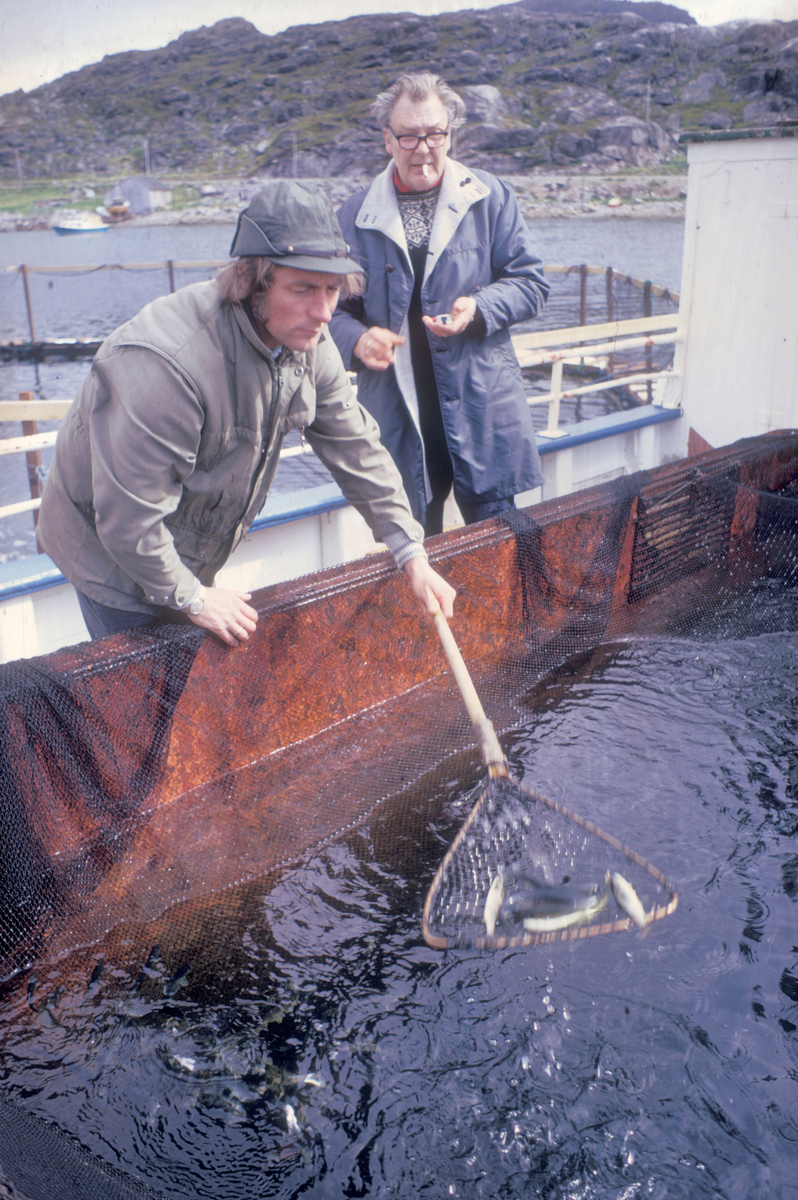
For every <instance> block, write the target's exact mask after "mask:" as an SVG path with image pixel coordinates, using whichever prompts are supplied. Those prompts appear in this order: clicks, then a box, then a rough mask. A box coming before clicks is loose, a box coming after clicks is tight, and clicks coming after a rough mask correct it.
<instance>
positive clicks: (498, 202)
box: [330, 159, 549, 522]
mask: <svg viewBox="0 0 798 1200" xmlns="http://www.w3.org/2000/svg"><path fill="white" fill-rule="evenodd" d="M393 174H394V164H393V162H391V163H389V164H388V167H387V169H386V170H385V171H383V172H382V174H381V175H378V177H377V178H376V179H375V181H374V183H373V184H372V185H371V187H370V188H369V189H368V191H366V192H359V193H358V194H357V195H355V196H352V197H350V199H349V200H347V201H346V203H345V204H344V205H343V206H342V208H341V209H340V211H339V213H338V219H339V221H340V223H341V228H342V229H343V233H344V238H345V240H346V241H347V242H348V243H349V245H350V247H351V252H352V257H353V258H355V259H357V260H358V261H359V262H361V263H362V264H363V268H364V271H365V274H366V290H365V292H364V294H363V295H362V296H358V297H351V298H349V299H347V300H344V301H342V302H341V304H340V305H339V307H338V309H337V311H336V312H335V313H334V315H333V319H332V322H331V324H330V329H331V331H332V335H333V337H334V339H335V342H336V344H337V346H338V349H339V350H340V352H341V357H342V358H343V360H344V364H345V365H346V367H347V368H348V369H349V370H353V371H358V400H359V401H360V403H361V404H362V405H363V406H364V408H366V409H367V410H368V412H370V413H371V415H372V416H373V417H374V418H375V420H376V421H377V424H378V425H379V427H380V436H381V439H382V442H383V444H384V445H385V446H386V447H387V449H388V450H389V451H390V453H391V455H392V457H393V459H394V461H395V462H396V464H397V466H398V467H399V470H400V472H401V475H402V481H403V483H404V485H405V489H406V491H407V494H408V496H409V498H410V503H411V507H412V509H413V515H414V516H415V517H416V518H417V519H418V520H420V521H422V522H423V521H424V517H425V513H426V507H427V501H428V499H429V497H430V490H429V478H428V476H427V471H426V466H425V462H424V447H423V443H422V439H421V433H420V430H419V405H418V398H417V396H416V388H415V382H414V378H413V367H412V363H411V361H410V346H409V338H408V319H407V314H408V308H409V305H410V300H411V297H412V295H413V269H412V266H411V262H410V258H409V255H408V251H407V242H406V239H405V235H404V229H403V226H402V218H401V215H400V212H399V206H398V204H397V201H396V193H395V190H394V184H393ZM540 262H541V260H540V259H539V258H538V256H537V255H536V254H534V253H533V251H532V248H531V246H530V238H529V233H528V230H527V228H526V226H525V224H524V221H523V218H522V217H521V213H520V211H519V208H518V203H517V201H516V198H515V195H514V194H513V192H512V191H511V190H510V188H509V187H507V185H506V184H504V183H502V181H501V180H499V179H497V178H496V177H495V176H493V175H489V174H488V173H487V172H486V171H477V170H474V169H472V168H469V169H466V168H465V167H464V166H463V165H462V164H461V163H458V162H454V161H453V160H452V159H447V160H446V166H445V169H444V173H443V180H442V183H441V190H440V196H439V199H438V205H437V208H436V211H435V219H434V223H433V226H432V231H431V234H430V241H429V248H428V260H427V265H426V270H425V276H424V283H423V287H422V292H421V302H422V308H423V311H424V313H425V314H429V315H430V316H436V315H437V314H439V313H444V312H449V310H450V308H451V306H452V304H453V303H454V301H455V300H456V299H457V298H458V297H459V296H467V295H473V296H474V298H475V300H476V302H477V307H478V309H479V312H480V313H481V315H482V318H483V320H484V332H480V333H477V332H476V329H478V328H479V326H480V324H481V323H479V322H477V323H475V324H472V325H471V326H469V328H468V329H467V330H465V332H464V333H462V334H459V335H457V336H455V337H449V338H439V337H436V336H435V335H434V334H432V333H428V338H429V343H430V348H431V351H432V363H433V369H434V372H435V379H436V382H437V387H438V396H439V398H440V403H441V413H442V417H443V426H444V431H445V434H446V441H447V445H448V447H449V454H450V455H451V459H452V465H453V468H454V488H455V495H456V496H459V497H461V498H464V499H467V500H469V501H471V502H479V501H488V500H500V499H503V498H505V497H509V496H515V495H517V494H518V493H520V492H524V491H526V490H527V489H529V488H533V487H537V486H538V485H539V484H540V482H541V479H542V476H541V472H540V461H539V458H538V452H537V447H536V445H535V436H534V433H533V430H532V420H531V417H530V414H529V405H528V403H527V400H526V396H525V393H524V387H523V382H522V379H521V371H520V368H519V366H518V361H517V359H516V356H515V352H514V350H513V347H512V342H511V340H510V326H511V325H515V324H517V323H518V322H519V321H526V320H529V319H530V318H531V317H534V316H536V315H537V313H538V312H539V311H540V309H541V308H542V307H543V304H544V303H545V300H546V297H547V295H548V291H549V287H548V284H547V282H546V280H545V278H544V277H543V275H542V273H541V271H540ZM373 325H378V326H380V327H381V328H383V329H391V330H393V332H394V333H399V334H403V335H404V336H405V338H406V341H405V344H404V345H403V346H400V347H397V349H396V353H395V361H394V363H393V364H392V365H391V366H390V367H388V369H387V370H386V371H371V370H368V369H366V368H365V367H364V366H363V364H362V363H361V362H360V361H359V359H357V358H355V356H354V347H355V344H356V342H357V340H358V338H359V337H360V336H361V334H362V333H363V332H364V330H365V329H368V328H371V326H373Z"/></svg>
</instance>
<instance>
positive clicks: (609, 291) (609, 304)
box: [605, 267, 615, 375]
mask: <svg viewBox="0 0 798 1200" xmlns="http://www.w3.org/2000/svg"><path fill="white" fill-rule="evenodd" d="M605 280H606V284H607V320H608V321H612V320H613V309H614V308H615V298H614V296H613V294H612V267H607V270H606V273H605ZM607 366H608V368H609V372H610V375H611V374H612V372H613V368H614V366H615V356H614V354H613V353H612V352H610V357H609V360H608V362H607Z"/></svg>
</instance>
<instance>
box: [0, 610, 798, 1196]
mask: <svg viewBox="0 0 798 1200" xmlns="http://www.w3.org/2000/svg"><path fill="white" fill-rule="evenodd" d="M796 599H798V597H796V595H795V593H791V594H789V593H788V594H786V595H781V596H777V597H775V598H774V601H773V602H774V603H776V604H777V605H780V606H781V611H782V613H783V617H784V621H783V624H784V628H785V629H786V630H788V631H789V632H785V633H781V634H773V633H771V634H767V635H759V636H746V631H745V629H744V628H742V629H737V630H735V631H731V632H732V633H734V636H728V637H727V639H726V640H723V641H715V642H710V641H701V640H688V639H656V640H647V639H641V640H635V641H630V642H623V643H616V644H613V645H609V646H606V647H604V648H601V649H599V650H598V651H597V652H595V653H594V654H593V655H592V656H588V657H586V658H584V659H582V660H574V661H572V662H570V663H568V664H566V665H565V667H563V668H562V669H561V670H559V671H558V672H557V673H556V674H553V675H551V676H550V677H548V678H547V679H546V680H544V682H543V683H542V684H539V685H537V686H536V687H535V688H534V690H532V691H530V693H529V695H528V697H527V700H526V702H525V703H522V704H520V705H519V720H520V725H519V728H518V729H517V730H515V731H514V732H513V733H512V734H510V735H508V736H507V737H506V738H504V739H503V744H504V747H505V750H506V752H507V753H508V757H509V760H510V766H511V771H512V773H513V775H514V776H515V777H517V778H520V779H522V780H524V781H525V782H526V783H528V784H529V785H531V786H534V787H535V788H537V789H538V790H540V791H543V792H544V793H546V794H547V795H549V796H551V797H553V798H554V799H557V800H560V801H562V802H563V803H565V804H566V805H567V806H568V807H569V808H571V809H572V810H574V811H576V812H577V813H579V814H581V815H582V816H584V817H586V818H588V819H589V820H591V821H593V822H595V823H596V824H597V825H599V826H600V827H602V828H603V829H605V830H606V831H608V832H610V833H612V834H613V835H615V836H616V837H618V838H620V839H621V840H622V841H624V842H626V843H627V844H628V845H630V846H632V847H633V848H634V849H636V850H637V851H638V852H639V853H641V854H642V855H643V856H644V857H645V858H647V859H649V860H650V861H652V862H653V863H654V864H655V865H656V866H658V867H659V868H660V869H661V870H662V871H663V872H664V873H665V874H666V875H667V876H669V877H670V878H671V879H672V880H673V881H675V883H676V884H677V886H678V890H679V893H680V901H679V907H678V909H677V911H676V913H675V914H674V915H673V916H671V917H669V918H667V919H666V920H664V921H662V922H659V923H658V924H657V925H656V926H654V927H653V928H651V929H650V930H649V931H648V932H647V933H646V934H645V935H643V936H641V935H640V934H639V933H638V932H637V931H635V932H633V933H622V934H615V935H612V936H608V937H600V938H595V939H591V940H590V941H587V942H580V943H574V944H564V945H555V946H549V947H539V948H534V949H526V950H515V951H503V952H497V953H492V954H484V953H478V952H450V953H446V954H443V953H440V952H436V951H433V950H430V949H429V948H427V946H426V945H425V944H424V942H423V941H422V939H421V936H420V916H421V908H422V905H423V901H424V896H425V893H426V889H427V887H428V885H429V883H430V881H431V879H432V877H433V874H434V872H435V870H436V868H437V866H438V863H439V862H440V860H441V858H442V857H443V855H444V853H445V851H446V849H447V847H448V845H449V844H450V842H451V840H452V838H453V837H454V835H455V833H456V832H457V830H458V828H459V827H460V825H461V824H462V821H463V819H464V817H465V815H466V811H467V797H468V793H469V790H470V789H471V787H472V786H473V784H474V782H475V780H476V779H477V777H478V775H479V764H478V761H477V758H476V755H473V756H466V757H465V758H459V759H453V760H452V762H451V770H450V773H449V777H448V779H446V780H445V781H444V782H443V783H441V782H440V777H438V783H437V786H436V788H435V790H434V791H427V790H425V788H424V786H423V782H422V786H420V787H417V788H416V789H414V795H413V799H412V805H411V808H412V811H411V808H408V807H405V808H404V809H403V813H404V820H403V824H402V826H401V830H402V832H401V833H400V834H399V835H397V833H396V823H395V820H393V821H392V820H391V814H390V805H389V806H388V807H387V808H383V809H380V810H378V811H377V813H376V814H375V816H374V817H373V818H372V819H371V821H370V822H369V823H368V824H367V825H366V826H363V827H362V828H359V829H357V830H355V831H353V832H352V833H350V834H349V835H348V836H347V837H345V838H343V839H341V840H340V841H338V842H336V843H335V844H333V845H330V846H328V847H326V848H325V849H323V850H321V851H319V852H318V853H317V854H315V855H313V856H311V857H310V858H309V859H308V860H307V861H305V862H304V863H302V864H301V865H300V866H298V867H297V868H296V869H292V870H289V871H285V872H284V873H283V874H282V875H281V876H280V877H279V878H277V879H276V880H275V879H273V880H271V881H270V883H269V884H268V885H267V886H262V885H261V886H260V887H251V888H248V889H245V890H244V891H243V892H242V896H241V902H240V913H241V921H240V927H239V928H238V929H237V931H236V934H235V937H228V938H226V939H224V940H222V939H220V942H219V945H218V949H217V957H216V961H215V964H214V965H213V966H212V967H209V966H208V964H207V963H205V964H200V963H196V962H194V963H187V964H183V969H182V970H177V969H176V968H177V967H178V966H179V965H180V964H178V963H177V962H175V963H173V964H172V966H171V968H170V970H169V971H166V970H165V969H164V968H163V966H162V965H160V964H159V962H158V959H157V955H156V956H155V957H154V958H153V959H152V960H151V962H150V963H149V965H148V966H146V967H144V968H143V969H142V971H141V974H140V975H139V976H138V978H136V975H135V974H133V975H130V976H124V975H122V974H120V972H119V971H118V970H114V969H112V967H111V965H110V963H109V965H108V966H107V967H106V969H105V972H104V973H103V974H99V973H98V972H97V971H95V972H94V976H95V978H94V979H93V981H92V980H91V979H90V978H88V971H87V973H86V975H85V976H84V977H83V978H82V979H77V978H75V979H72V980H71V981H70V982H69V984H68V986H67V988H66V991H65V992H64V993H63V994H60V995H59V994H53V992H52V990H48V989H51V987H52V985H51V984H48V983H47V982H46V981H45V977H46V972H41V975H42V981H40V983H39V984H38V985H37V990H36V991H35V992H32V993H31V995H30V1004H32V1005H34V1006H35V1007H38V1011H37V1013H36V1016H35V1019H31V1016H30V1007H29V1006H26V1009H27V1011H26V1016H25V1019H24V1020H23V1019H22V1018H11V1017H10V1015H9V1014H10V1011H11V1010H10V1009H9V1008H6V1020H5V1027H4V1028H2V1029H0V1034H1V1035H2V1042H1V1048H0V1077H2V1079H3V1084H2V1094H3V1095H4V1096H5V1098H6V1099H12V1100H14V1101H15V1102H16V1103H18V1104H19V1105H22V1106H23V1107H24V1109H25V1110H26V1111H28V1112H32V1113H35V1114H37V1115H38V1116H40V1117H42V1118H44V1119H46V1120H49V1121H56V1122H58V1123H59V1124H61V1125H62V1127H64V1128H66V1129H67V1130H69V1131H70V1132H71V1134H73V1135H74V1137H75V1138H77V1139H78V1140H79V1142H80V1143H81V1145H82V1146H83V1147H85V1148H87V1149H88V1150H90V1151H91V1152H92V1153H93V1154H95V1155H97V1156H98V1157H99V1158H101V1159H102V1160H103V1161H104V1162H106V1163H110V1164H111V1165H112V1166H114V1167H117V1168H120V1169H122V1170H124V1171H125V1172H126V1173H130V1174H132V1175H133V1176H135V1177H137V1178H138V1179H139V1180H141V1181H144V1182H146V1184H147V1185H148V1186H149V1187H150V1188H153V1189H155V1190H156V1191H157V1192H161V1193H163V1194H165V1195H167V1196H170V1197H192V1198H194V1197H213V1198H218V1197H219V1196H224V1197H225V1200H252V1198H253V1197H281V1198H288V1197H298V1196H300V1195H302V1196H303V1197H314V1198H322V1197H324V1198H327V1197H330V1198H333V1197H335V1198H338V1197H342V1196H374V1197H416V1196H425V1197H430V1198H432V1200H439V1198H440V1200H443V1198H444V1197H452V1196H455V1197H460V1198H462V1200H483V1198H484V1200H494V1198H495V1197H525V1198H526V1197H540V1198H542V1200H560V1198H562V1200H565V1198H566V1197H568V1198H569V1200H571V1198H576V1200H618V1197H624V1198H625V1200H631V1198H632V1197H651V1198H653V1200H666V1198H667V1200H710V1198H711V1200H751V1198H752V1197H757V1200H789V1198H790V1197H794V1196H795V1194H796V1191H795V1162H796V1154H798V1093H797V1092H796V1087H795V1080H796V1071H798V945H797V944H796V932H795V931H796V912H797V909H796V905H797V904H798V852H797V851H796V842H795V835H796V832H797V831H798V747H797V746H796V736H795V735H796V727H797V725H798V636H796V633H795V629H796V611H797V610H796ZM769 602H770V601H769ZM405 803H406V802H405ZM394 816H395V814H394ZM101 954H102V947H100V948H98V949H97V952H96V955H95V958H98V957H99V956H100V955H101ZM26 983H27V981H23V982H22V984H20V985H19V986H20V987H22V988H23V989H24V987H25V985H26ZM12 1194H13V1193H12Z"/></svg>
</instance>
